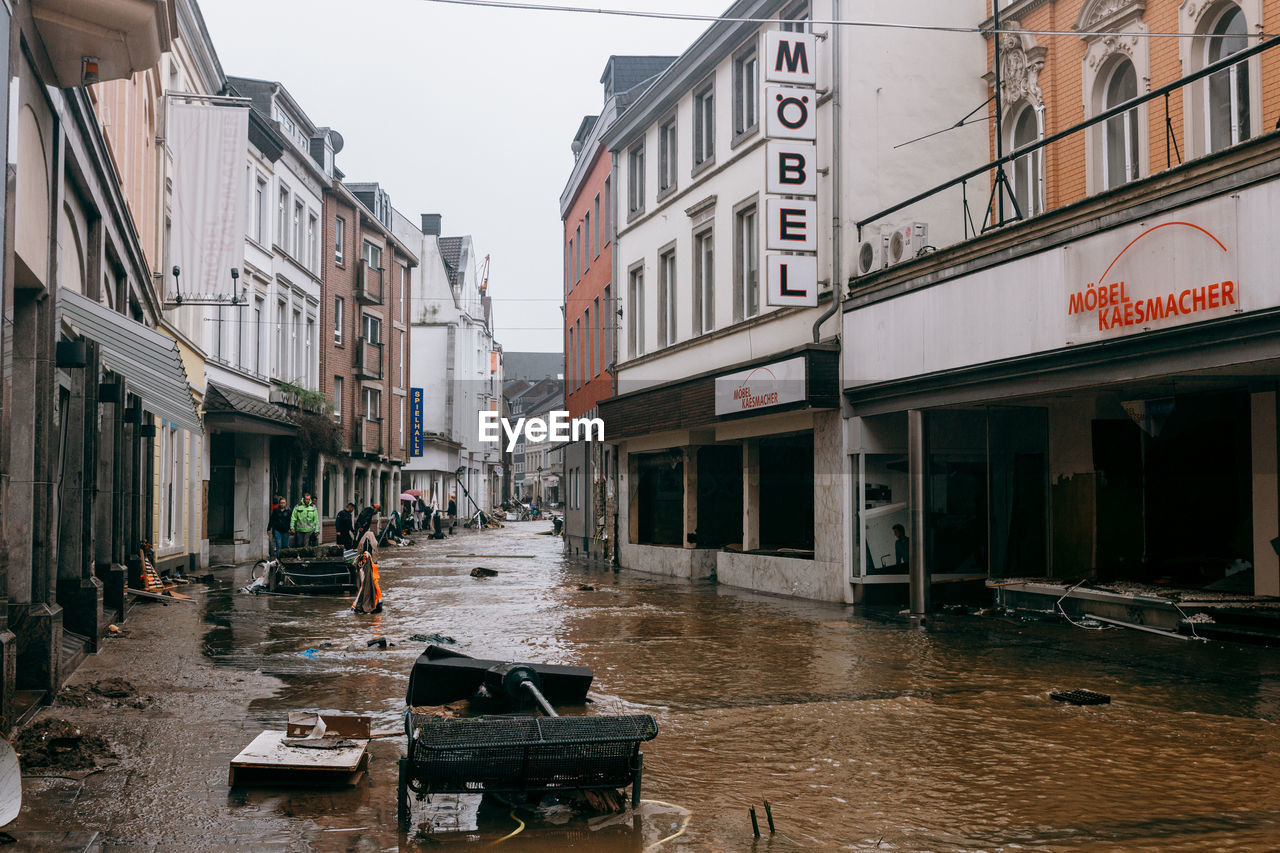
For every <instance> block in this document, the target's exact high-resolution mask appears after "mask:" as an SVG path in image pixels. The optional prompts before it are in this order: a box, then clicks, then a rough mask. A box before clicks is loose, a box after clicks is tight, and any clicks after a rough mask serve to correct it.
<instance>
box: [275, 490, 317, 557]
mask: <svg viewBox="0 0 1280 853" xmlns="http://www.w3.org/2000/svg"><path fill="white" fill-rule="evenodd" d="M267 528H268V529H269V530H270V531H271V544H272V545H273V546H274V550H275V551H276V553H279V551H280V549H281V548H291V547H292V548H306V547H309V546H312V545H318V544H320V513H319V511H318V510H317V509H316V505H315V503H314V502H313V501H312V499H311V493H310V492H304V493H303V495H302V500H300V501H298V505H297V506H295V507H294V508H293V509H292V511H291V510H290V509H289V502H288V501H286V500H285V499H284V496H283V495H282V496H279V497H277V498H276V499H275V503H273V504H272V505H271V518H270V520H269V521H268V522H267Z"/></svg>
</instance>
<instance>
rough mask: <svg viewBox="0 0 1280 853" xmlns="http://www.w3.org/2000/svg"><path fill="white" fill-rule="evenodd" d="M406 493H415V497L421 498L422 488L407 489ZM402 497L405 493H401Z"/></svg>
mask: <svg viewBox="0 0 1280 853" xmlns="http://www.w3.org/2000/svg"><path fill="white" fill-rule="evenodd" d="M404 494H405V495H413V496H414V497H415V498H420V497H422V489H406V490H405V493H404ZM400 497H404V495H401V496H400Z"/></svg>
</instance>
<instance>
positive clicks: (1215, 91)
mask: <svg viewBox="0 0 1280 853" xmlns="http://www.w3.org/2000/svg"><path fill="white" fill-rule="evenodd" d="M1210 32H1211V34H1212V35H1213V36H1214V37H1213V38H1207V39H1203V42H1204V47H1203V50H1204V64H1205V65H1210V64H1212V63H1214V62H1218V61H1220V60H1223V59H1226V58H1227V57H1229V56H1231V55H1233V54H1236V53H1239V52H1240V51H1242V50H1244V49H1245V48H1246V47H1248V46H1249V40H1248V38H1246V34H1247V33H1248V27H1247V24H1246V22H1245V17H1244V12H1242V11H1240V7H1239V6H1235V5H1228V6H1227V7H1226V9H1225V10H1224V11H1223V12H1222V14H1221V15H1220V16H1219V17H1218V20H1217V21H1216V22H1215V23H1214V25H1213V28H1212V29H1211V30H1210ZM1205 85H1206V86H1207V89H1208V97H1206V98H1205V126H1206V128H1207V134H1206V145H1207V146H1208V147H1207V149H1206V153H1212V152H1214V151H1221V150H1222V149H1223V148H1229V147H1230V146H1232V145H1235V144H1236V143H1238V142H1241V141H1243V140H1245V139H1248V138H1249V136H1250V135H1251V134H1252V128H1251V126H1250V116H1249V64H1248V62H1247V61H1245V62H1237V63H1236V64H1235V65H1232V66H1230V67H1228V68H1224V69H1223V70H1222V71H1219V72H1218V73H1217V74H1214V75H1212V76H1210V77H1209V79H1208V80H1207V81H1206V84H1205Z"/></svg>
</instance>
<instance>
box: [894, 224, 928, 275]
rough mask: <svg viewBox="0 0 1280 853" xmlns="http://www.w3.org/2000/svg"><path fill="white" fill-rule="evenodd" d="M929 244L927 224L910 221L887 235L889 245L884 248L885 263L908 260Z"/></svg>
mask: <svg viewBox="0 0 1280 853" xmlns="http://www.w3.org/2000/svg"><path fill="white" fill-rule="evenodd" d="M927 245H929V225H928V224H927V223H924V222H912V223H910V224H908V225H904V226H902V227H901V228H898V229H896V230H895V231H893V233H891V234H890V235H889V245H888V246H887V247H886V249H885V265H886V266H890V265H892V264H897V263H901V262H902V261H909V260H911V259H912V258H914V257H915V256H916V255H918V254H919V253H920V250H921V249H923V248H924V247H925V246H927Z"/></svg>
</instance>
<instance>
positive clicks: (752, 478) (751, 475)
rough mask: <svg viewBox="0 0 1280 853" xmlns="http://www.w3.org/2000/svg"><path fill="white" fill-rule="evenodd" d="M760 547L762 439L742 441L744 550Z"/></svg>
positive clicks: (753, 549)
mask: <svg viewBox="0 0 1280 853" xmlns="http://www.w3.org/2000/svg"><path fill="white" fill-rule="evenodd" d="M759 547H760V439H758V438H749V439H747V440H746V441H744V442H743V443H742V550H743V551H755V550H757V549H758V548H759Z"/></svg>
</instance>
